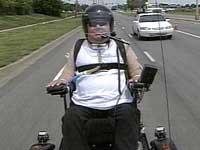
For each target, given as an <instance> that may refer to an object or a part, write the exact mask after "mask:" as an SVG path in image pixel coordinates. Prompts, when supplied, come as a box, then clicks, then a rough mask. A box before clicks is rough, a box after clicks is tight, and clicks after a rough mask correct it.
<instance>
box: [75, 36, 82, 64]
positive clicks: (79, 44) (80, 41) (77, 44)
mask: <svg viewBox="0 0 200 150" xmlns="http://www.w3.org/2000/svg"><path fill="white" fill-rule="evenodd" d="M84 40H85V39H78V40H77V41H76V43H75V46H74V63H75V64H76V58H77V56H78V52H79V50H80V49H81V45H82V44H83V42H84Z"/></svg>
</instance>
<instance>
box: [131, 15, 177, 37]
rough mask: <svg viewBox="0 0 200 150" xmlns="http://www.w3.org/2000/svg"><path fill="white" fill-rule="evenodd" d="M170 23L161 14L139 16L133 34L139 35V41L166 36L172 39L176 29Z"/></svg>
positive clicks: (135, 21) (134, 23)
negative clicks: (144, 38) (145, 38)
mask: <svg viewBox="0 0 200 150" xmlns="http://www.w3.org/2000/svg"><path fill="white" fill-rule="evenodd" d="M168 21H169V20H168V19H165V17H164V16H163V15H162V14H160V13H142V14H138V15H137V16H136V19H135V20H134V21H133V28H132V29H133V34H134V35H137V37H138V39H139V40H140V39H142V38H143V37H159V36H162V37H163V36H165V37H168V38H169V39H171V38H172V35H173V31H174V29H173V27H172V25H171V23H170V22H168Z"/></svg>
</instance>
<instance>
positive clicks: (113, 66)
mask: <svg viewBox="0 0 200 150" xmlns="http://www.w3.org/2000/svg"><path fill="white" fill-rule="evenodd" d="M95 67H99V70H110V69H120V70H128V65H127V64H118V63H97V64H89V65H84V66H79V67H76V71H78V72H83V71H87V70H90V69H94V68H95Z"/></svg>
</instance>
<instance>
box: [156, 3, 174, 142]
mask: <svg viewBox="0 0 200 150" xmlns="http://www.w3.org/2000/svg"><path fill="white" fill-rule="evenodd" d="M155 3H156V7H158V2H157V0H155ZM159 19H160V18H159V16H158V29H159V31H160V48H161V53H162V65H163V75H164V88H165V97H166V103H167V121H168V128H169V129H168V130H169V132H168V133H169V139H172V138H171V122H170V107H169V99H168V86H167V77H166V68H165V56H164V50H163V42H162V36H161V28H160V27H161V26H160V21H159Z"/></svg>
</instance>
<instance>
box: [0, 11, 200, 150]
mask: <svg viewBox="0 0 200 150" xmlns="http://www.w3.org/2000/svg"><path fill="white" fill-rule="evenodd" d="M115 20H116V25H115V26H116V32H117V35H118V36H119V37H122V38H124V39H125V40H128V41H130V43H131V46H132V47H133V49H134V50H135V52H136V54H137V56H138V59H139V60H140V61H141V63H142V64H145V63H151V64H154V65H156V66H158V68H159V72H158V74H157V76H156V79H155V82H154V83H153V85H152V87H151V91H150V92H148V93H146V95H145V97H144V99H143V101H142V103H141V104H140V106H139V107H140V109H141V110H142V118H143V122H144V124H145V126H146V131H147V133H148V138H153V132H154V127H156V126H157V125H164V126H166V127H167V130H168V131H169V128H168V125H169V123H168V116H167V102H166V98H165V97H166V93H165V88H164V87H165V86H164V76H163V57H162V53H161V47H163V51H164V58H165V68H166V77H167V87H168V103H169V111H170V125H171V137H172V138H173V140H174V141H175V142H176V144H177V146H178V148H179V149H180V150H199V143H200V136H199V135H200V109H199V107H200V102H199V95H198V94H199V89H200V81H199V79H200V71H199V70H200V69H199V65H200V62H199V56H200V51H199V41H200V40H199V38H196V37H193V36H190V35H187V34H183V33H180V32H175V33H174V36H173V38H172V40H163V41H160V40H159V39H153V40H145V41H138V40H137V39H136V38H134V37H131V36H130V33H132V30H131V24H132V20H133V18H132V17H127V16H122V15H120V14H118V15H115ZM181 25H182V28H181V29H183V30H184V31H185V32H187V30H190V31H192V33H194V34H195V33H198V32H199V31H200V30H199V28H200V27H199V25H195V24H194V25H193V26H194V27H191V28H190V27H188V25H186V24H185V23H184V22H182V23H181ZM79 37H83V34H82V32H77V33H74V34H72V35H71V36H70V37H68V38H66V40H64V41H63V42H61V43H60V44H58V45H57V46H54V47H52V48H51V49H52V50H51V51H50V52H49V53H47V54H45V55H44V56H43V57H42V58H40V59H39V60H37V61H36V62H35V63H33V64H31V63H30V64H31V65H30V66H29V67H27V68H26V69H25V70H24V71H22V72H21V73H20V74H19V75H17V76H16V77H15V78H13V79H12V80H10V81H9V82H8V83H7V84H5V85H4V86H2V87H1V88H0V133H1V134H0V139H1V140H0V147H1V149H3V150H11V149H14V150H26V149H28V148H29V147H30V145H31V144H33V142H36V137H37V132H38V131H39V130H48V132H49V133H50V136H51V142H53V143H55V144H57V145H58V144H59V141H60V138H61V127H60V125H61V117H62V115H63V113H64V108H63V101H62V99H60V98H59V97H54V96H49V95H47V94H46V91H45V86H46V85H47V83H48V82H49V81H51V80H52V79H53V78H54V77H55V76H56V74H57V73H58V71H59V70H60V69H61V68H62V66H63V65H64V63H65V62H66V61H67V60H66V58H65V56H64V54H65V53H66V52H68V51H69V50H70V49H71V48H72V47H73V43H74V41H75V40H76V39H77V38H79ZM161 45H162V46H161ZM144 51H146V52H148V53H149V54H150V55H151V56H152V57H153V58H154V60H155V62H151V61H150V60H149V58H147V57H146V55H144Z"/></svg>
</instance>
